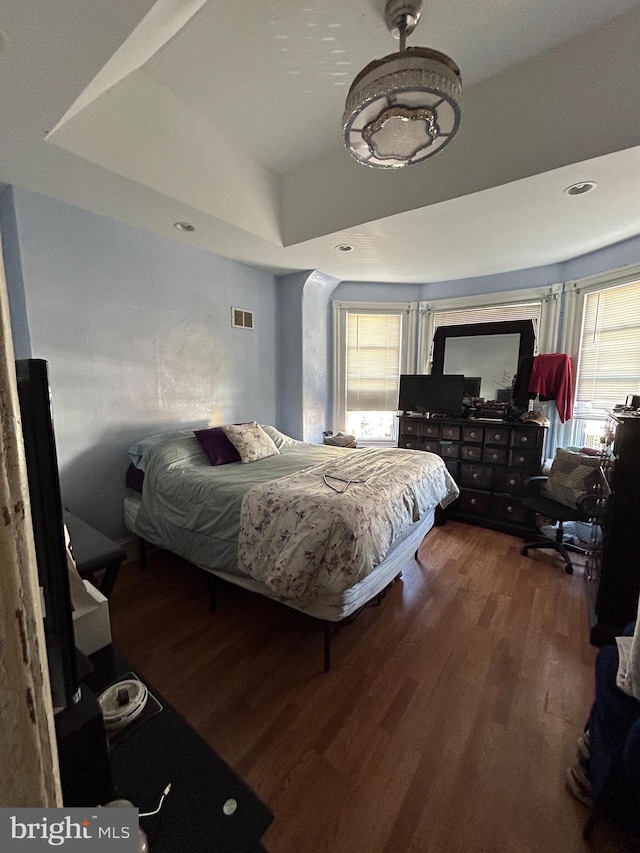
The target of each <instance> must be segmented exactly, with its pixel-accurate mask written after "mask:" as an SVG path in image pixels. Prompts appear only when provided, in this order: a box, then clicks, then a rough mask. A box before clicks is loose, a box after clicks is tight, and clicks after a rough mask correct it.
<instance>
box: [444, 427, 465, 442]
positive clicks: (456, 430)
mask: <svg viewBox="0 0 640 853" xmlns="http://www.w3.org/2000/svg"><path fill="white" fill-rule="evenodd" d="M440 438H441V439H442V440H443V441H445V440H449V441H459V440H460V427H459V426H456V425H455V424H452V425H450V426H447V425H443V426H442V427H441V428H440Z"/></svg>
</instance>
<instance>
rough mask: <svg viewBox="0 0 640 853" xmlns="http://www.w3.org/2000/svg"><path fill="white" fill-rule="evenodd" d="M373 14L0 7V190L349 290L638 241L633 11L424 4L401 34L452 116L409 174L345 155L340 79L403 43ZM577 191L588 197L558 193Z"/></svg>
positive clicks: (330, 2) (195, 3) (247, 7)
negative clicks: (456, 113)
mask: <svg viewBox="0 0 640 853" xmlns="http://www.w3.org/2000/svg"><path fill="white" fill-rule="evenodd" d="M383 12H384V0H299V2H294V0H262V2H261V3H256V2H255V0H253V2H251V0H234V2H233V3H232V2H230V0H215V2H214V0H208V2H207V0H157V2H155V3H154V2H153V0H111V2H110V3H103V2H100V0H81V2H79V0H48V2H47V3H42V0H4V2H3V3H2V4H1V5H0V32H1V33H2V38H0V80H2V83H1V84H0V114H1V115H2V116H3V119H2V124H3V131H2V134H1V135H0V182H5V183H14V184H16V185H19V186H23V187H26V188H29V189H33V190H36V191H38V192H42V193H44V194H47V195H50V196H52V197H54V198H59V199H61V200H64V201H68V202H70V203H72V204H77V205H79V206H81V207H85V208H87V209H90V210H94V211H97V212H99V213H103V214H106V215H109V216H113V217H115V218H117V219H120V220H122V221H125V222H129V223H131V224H133V225H137V226H140V227H143V228H147V229H149V230H152V231H155V232H158V233H160V234H164V235H165V236H170V237H173V238H175V239H179V240H181V241H182V242H185V243H187V244H191V245H194V246H199V247H201V248H205V249H208V250H211V251H214V252H218V253H219V254H222V255H226V256H228V257H231V258H234V259H237V260H241V261H244V262H246V263H250V264H253V265H255V266H259V267H263V268H266V269H271V270H273V271H274V272H278V273H280V272H287V271H294V270H301V269H320V270H322V271H323V272H325V273H327V274H329V275H333V276H335V277H337V278H342V279H349V280H357V281H407V282H427V281H438V280H447V279H456V278H464V277H469V276H475V275H486V274H490V273H494V272H504V271H508V270H514V269H521V268H527V267H532V266H538V265H543V264H548V263H554V262H558V261H562V260H567V259H569V258H571V257H575V256H577V255H581V254H584V253H586V252H589V251H593V250H595V249H598V248H601V247H603V246H606V245H610V244H612V243H615V242H618V241H620V240H623V239H626V238H628V237H631V236H634V235H636V234H639V233H640V205H639V204H638V201H637V199H638V189H639V188H640V126H639V125H638V121H637V109H638V108H637V94H636V93H637V91H639V90H640V63H638V62H637V58H636V57H637V44H638V40H639V39H640V0H475V2H473V3H470V2H463V0H430V2H429V3H427V4H426V7H425V12H424V13H423V17H422V20H421V22H420V24H419V25H418V28H417V29H416V32H415V33H414V35H413V36H412V37H411V38H410V40H409V43H410V44H414V45H423V46H428V47H433V48H436V49H438V50H442V51H444V52H446V53H448V54H449V55H450V56H452V58H453V59H454V60H455V61H456V62H457V63H458V64H459V65H460V67H461V69H462V77H463V84H464V89H465V106H464V112H463V119H462V124H461V129H460V132H459V134H458V137H457V138H456V140H455V142H454V143H453V144H452V145H451V146H449V147H448V148H447V149H446V150H445V151H443V152H442V154H440V155H438V156H437V157H434V158H433V160H430V161H427V162H426V163H424V164H422V165H418V166H415V167H411V168H409V169H405V170H402V172H379V171H375V170H372V169H367V168H366V167H363V166H361V165H359V164H357V163H355V162H354V161H353V160H352V159H351V158H350V157H349V155H348V154H347V153H346V152H345V151H344V149H343V148H342V145H341V131H340V127H341V117H342V110H343V106H344V99H345V97H346V93H347V90H348V87H349V85H350V83H351V81H352V79H353V78H354V77H355V75H356V74H357V72H358V71H359V70H360V69H361V68H362V67H363V66H364V65H366V64H367V63H368V62H369V61H371V60H372V59H374V58H379V57H380V56H383V55H385V54H387V53H391V52H393V51H394V50H396V49H397V42H395V41H394V40H393V39H392V38H391V36H390V35H389V34H388V33H387V31H386V28H385V26H384V21H383ZM585 180H594V181H596V182H597V184H598V187H597V189H596V190H595V191H594V192H592V193H590V194H589V195H585V196H577V197H568V196H567V195H565V194H563V192H562V191H563V189H564V188H565V187H567V186H568V185H570V184H572V183H576V182H579V181H585ZM178 220H182V221H189V222H192V223H193V224H194V225H195V226H196V231H195V232H193V233H191V234H184V233H178V232H176V231H175V230H174V229H173V227H172V224H173V223H174V222H176V221H178ZM341 243H349V244H351V245H353V246H354V250H353V251H352V252H350V253H348V254H341V253H338V252H337V251H336V250H335V246H336V245H338V244H341Z"/></svg>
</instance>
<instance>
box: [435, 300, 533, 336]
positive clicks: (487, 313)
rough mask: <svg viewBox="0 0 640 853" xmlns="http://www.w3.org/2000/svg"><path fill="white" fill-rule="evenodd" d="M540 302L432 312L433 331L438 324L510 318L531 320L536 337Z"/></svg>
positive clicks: (458, 323)
mask: <svg viewBox="0 0 640 853" xmlns="http://www.w3.org/2000/svg"><path fill="white" fill-rule="evenodd" d="M541 313H542V303H541V302H540V300H538V301H537V302H524V303H522V304H519V305H491V306H489V307H486V308H458V309H457V310H450V311H438V310H437V308H436V309H435V310H434V312H433V331H434V332H435V331H436V329H437V328H438V327H439V326H461V325H463V324H464V325H465V326H466V325H470V324H472V323H506V322H508V321H510V320H533V330H534V333H535V336H536V338H537V337H538V328H539V327H540V315H541Z"/></svg>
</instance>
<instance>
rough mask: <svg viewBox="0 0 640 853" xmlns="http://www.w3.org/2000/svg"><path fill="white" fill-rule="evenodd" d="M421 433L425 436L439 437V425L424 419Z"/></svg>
mask: <svg viewBox="0 0 640 853" xmlns="http://www.w3.org/2000/svg"><path fill="white" fill-rule="evenodd" d="M422 435H424V436H426V437H427V438H440V425H439V424H437V423H432V422H430V421H425V422H424V423H423V424H422Z"/></svg>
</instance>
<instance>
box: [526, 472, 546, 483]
mask: <svg viewBox="0 0 640 853" xmlns="http://www.w3.org/2000/svg"><path fill="white" fill-rule="evenodd" d="M548 479H549V477H548V476H547V475H546V474H534V475H533V476H532V477H527V479H526V480H524V481H523V482H524V484H525V485H528V484H529V483H535V482H539V483H542V482H543V481H546V480H548Z"/></svg>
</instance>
